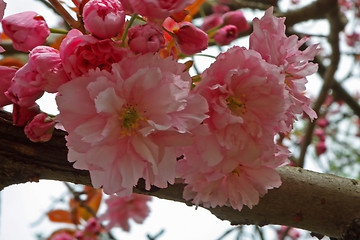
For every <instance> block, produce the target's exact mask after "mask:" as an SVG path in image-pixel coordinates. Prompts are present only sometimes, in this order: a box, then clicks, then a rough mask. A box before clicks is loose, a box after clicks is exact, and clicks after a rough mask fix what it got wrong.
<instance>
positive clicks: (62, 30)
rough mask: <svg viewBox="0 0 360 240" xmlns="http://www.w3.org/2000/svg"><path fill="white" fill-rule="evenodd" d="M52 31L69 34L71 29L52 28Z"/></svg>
mask: <svg viewBox="0 0 360 240" xmlns="http://www.w3.org/2000/svg"><path fill="white" fill-rule="evenodd" d="M50 32H51V33H58V34H67V33H68V32H69V31H67V30H64V29H57V28H50Z"/></svg>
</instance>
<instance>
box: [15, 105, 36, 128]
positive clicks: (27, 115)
mask: <svg viewBox="0 0 360 240" xmlns="http://www.w3.org/2000/svg"><path fill="white" fill-rule="evenodd" d="M38 113H40V107H39V105H38V104H36V103H34V104H33V105H32V106H30V107H22V106H20V105H18V104H14V105H13V111H12V119H13V124H14V126H17V127H23V126H25V125H26V124H27V123H28V122H29V121H30V120H31V119H33V118H34V117H35V116H36V115H37V114H38Z"/></svg>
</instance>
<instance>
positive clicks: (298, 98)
mask: <svg viewBox="0 0 360 240" xmlns="http://www.w3.org/2000/svg"><path fill="white" fill-rule="evenodd" d="M284 22H285V18H277V17H275V16H273V8H269V9H268V10H266V12H265V15H264V16H263V17H262V18H261V19H258V18H255V19H254V20H253V33H252V34H251V35H250V40H249V41H250V45H249V47H250V49H253V50H255V51H257V52H259V53H260V54H261V56H262V57H263V59H265V60H266V61H267V62H269V63H272V64H275V65H277V66H279V67H281V69H282V72H283V73H285V75H286V78H285V83H286V86H287V90H288V91H289V93H290V101H291V107H290V108H289V110H288V112H287V115H288V118H287V120H286V121H285V122H284V125H286V126H287V131H290V130H291V128H292V124H293V122H294V120H296V115H297V114H302V113H303V112H305V113H306V114H307V115H308V116H309V117H310V119H314V118H316V113H315V112H314V110H312V108H311V107H310V99H309V98H308V97H306V96H305V95H304V91H305V90H306V87H305V84H306V83H307V79H306V76H309V75H311V74H313V73H315V72H316V71H317V65H316V64H314V63H311V62H309V61H310V60H312V59H313V58H314V57H315V55H316V54H317V53H318V51H319V49H318V44H314V45H311V46H309V47H307V48H306V49H305V50H304V51H301V50H299V48H300V46H302V45H303V44H304V43H305V42H306V41H307V40H308V39H307V38H302V39H300V40H298V37H297V36H296V35H292V36H290V37H287V36H286V35H285V28H286V26H285V24H284Z"/></svg>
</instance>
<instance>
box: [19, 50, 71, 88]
mask: <svg viewBox="0 0 360 240" xmlns="http://www.w3.org/2000/svg"><path fill="white" fill-rule="evenodd" d="M68 80H69V78H68V76H67V75H66V73H65V71H64V68H63V65H62V61H61V59H60V54H59V51H58V50H56V49H54V48H51V47H48V46H38V47H35V48H34V49H33V50H31V52H30V54H29V60H28V62H27V63H26V64H25V65H24V66H23V67H21V68H20V69H19V70H18V71H17V72H16V74H15V77H14V81H16V82H17V83H19V84H20V85H22V86H24V87H25V88H27V87H29V88H39V89H41V90H44V91H46V92H49V93H55V92H57V89H58V87H59V86H61V85H62V84H64V83H65V82H67V81H68Z"/></svg>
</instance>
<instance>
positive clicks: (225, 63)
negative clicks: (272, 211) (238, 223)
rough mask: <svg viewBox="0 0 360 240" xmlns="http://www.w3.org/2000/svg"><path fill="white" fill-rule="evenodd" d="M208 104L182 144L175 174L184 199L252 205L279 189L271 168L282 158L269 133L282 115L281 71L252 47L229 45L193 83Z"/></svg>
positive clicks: (237, 206) (283, 154) (284, 156)
mask: <svg viewBox="0 0 360 240" xmlns="http://www.w3.org/2000/svg"><path fill="white" fill-rule="evenodd" d="M194 91H195V92H196V93H199V94H201V95H202V96H204V97H205V98H206V99H207V101H208V104H209V112H208V114H209V118H208V119H205V120H204V123H203V125H202V126H201V129H199V130H197V131H194V132H193V133H194V135H195V136H196V137H195V142H194V144H193V145H192V146H191V147H184V148H183V152H184V159H182V160H180V161H179V168H178V173H179V176H180V177H183V178H184V179H185V183H186V184H187V186H186V187H185V190H184V198H185V199H187V200H190V199H192V200H193V202H194V203H195V204H202V205H204V206H211V207H215V206H223V205H227V206H231V207H233V208H235V209H238V210H241V209H242V207H243V205H247V206H248V207H250V208H251V207H252V206H253V205H255V204H257V203H258V201H259V197H260V196H263V195H264V194H265V193H266V192H267V190H268V189H271V188H274V187H279V186H280V184H281V181H280V177H279V174H278V173H277V172H276V171H275V169H274V168H275V167H278V166H280V165H282V164H283V163H285V162H286V161H287V156H288V154H287V152H286V151H285V150H284V149H281V148H279V147H277V146H276V145H275V143H274V135H275V134H276V133H277V129H279V128H280V127H281V121H282V120H283V119H284V118H285V117H286V115H285V113H286V111H287V108H288V105H287V102H286V99H287V92H286V90H285V84H284V75H283V74H281V73H280V68H278V67H277V66H275V65H272V64H269V63H266V62H265V61H264V60H263V59H262V58H261V56H260V55H259V54H258V53H256V52H255V51H252V50H247V49H245V48H240V47H233V48H231V49H229V50H228V51H227V52H225V53H222V54H220V55H219V56H218V57H217V59H216V61H215V62H214V63H213V64H212V65H211V66H210V67H209V68H208V69H207V70H205V71H204V72H203V74H202V80H201V81H200V82H199V83H198V85H197V86H196V87H195V89H194Z"/></svg>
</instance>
